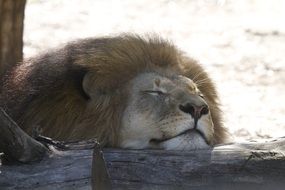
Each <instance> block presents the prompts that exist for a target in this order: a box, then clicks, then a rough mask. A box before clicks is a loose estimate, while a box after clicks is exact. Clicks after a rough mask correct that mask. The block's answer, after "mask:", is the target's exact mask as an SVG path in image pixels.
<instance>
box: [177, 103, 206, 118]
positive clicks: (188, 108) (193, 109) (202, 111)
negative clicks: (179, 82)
mask: <svg viewBox="0 0 285 190" xmlns="http://www.w3.org/2000/svg"><path fill="white" fill-rule="evenodd" d="M179 109H180V110H181V111H183V112H185V113H189V114H190V115H191V116H192V117H193V118H194V119H195V120H197V119H199V118H200V117H201V116H202V115H206V114H208V113H209V107H208V105H207V104H203V105H199V106H198V105H195V104H192V103H187V104H185V105H180V106H179Z"/></svg>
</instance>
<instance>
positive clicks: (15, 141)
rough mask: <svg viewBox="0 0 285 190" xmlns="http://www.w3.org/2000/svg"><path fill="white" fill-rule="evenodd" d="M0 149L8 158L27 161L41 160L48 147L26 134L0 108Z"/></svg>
mask: <svg viewBox="0 0 285 190" xmlns="http://www.w3.org/2000/svg"><path fill="white" fill-rule="evenodd" d="M0 151H3V152H4V155H5V157H6V158H7V159H9V160H13V161H19V162H23V163H27V162H33V161H38V160H41V159H42V158H43V157H44V156H45V155H46V154H47V153H48V148H46V147H45V146H44V145H43V144H41V143H40V142H38V141H36V140H34V139H33V138H32V137H30V136H29V135H28V134H26V133H25V132H24V131H23V130H22V129H21V128H20V127H19V126H18V125H17V124H16V123H15V122H14V121H13V120H12V119H11V118H10V117H9V116H8V114H7V113H6V112H5V111H4V110H3V109H2V108H0Z"/></svg>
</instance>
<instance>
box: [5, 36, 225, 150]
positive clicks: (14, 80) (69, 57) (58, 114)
mask: <svg viewBox="0 0 285 190" xmlns="http://www.w3.org/2000/svg"><path fill="white" fill-rule="evenodd" d="M3 84H4V85H3V87H2V90H1V91H2V92H1V99H0V106H1V107H3V108H4V110H5V111H6V112H7V113H8V114H9V115H10V116H11V117H12V118H13V119H14V120H15V121H16V122H17V123H18V124H19V126H21V128H22V129H23V130H24V131H26V132H27V133H28V134H30V135H31V134H32V133H33V129H34V128H35V127H40V129H41V132H42V135H45V136H48V137H51V138H53V139H56V140H63V141H78V140H86V139H93V138H97V140H98V141H99V142H100V143H101V145H102V146H105V147H119V148H130V149H146V148H155V149H166V150H192V149H201V148H207V147H211V146H213V145H215V144H219V143H223V142H224V141H225V139H226V137H227V131H226V129H225V128H224V127H223V123H222V114H221V110H220V105H219V98H218V95H217V90H216V88H215V86H214V83H213V82H212V80H211V79H210V77H209V76H208V74H207V73H206V72H205V70H204V69H203V67H202V66H201V65H200V64H199V63H198V62H197V61H195V60H194V59H192V58H190V57H188V56H187V55H186V54H185V53H184V52H182V51H181V50H179V49H178V48H177V47H176V46H175V45H174V44H173V43H172V42H170V41H168V40H165V39H162V38H160V37H158V36H148V37H145V36H144V37H142V36H139V35H135V34H123V35H118V36H114V37H101V38H88V39H81V40H77V41H73V42H70V43H67V44H66V45H65V46H64V47H60V48H57V49H54V50H50V51H48V52H45V53H42V54H40V55H38V56H36V57H33V58H30V59H27V60H25V61H23V63H21V64H19V65H18V66H16V67H15V68H14V69H12V70H11V71H10V72H9V73H8V74H7V75H6V76H5V77H4V79H3Z"/></svg>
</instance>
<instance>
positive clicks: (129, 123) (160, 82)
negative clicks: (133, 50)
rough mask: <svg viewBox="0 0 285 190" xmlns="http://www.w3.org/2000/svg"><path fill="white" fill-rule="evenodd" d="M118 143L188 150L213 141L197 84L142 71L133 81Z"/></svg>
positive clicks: (139, 147)
mask: <svg viewBox="0 0 285 190" xmlns="http://www.w3.org/2000/svg"><path fill="white" fill-rule="evenodd" d="M127 105H128V106H127V107H126V109H125V111H124V115H123V119H122V128H121V129H120V135H119V146H120V147H123V148H135V149H141V148H163V149H173V150H187V149H188V150H189V149H200V148H206V147H208V146H209V145H211V144H212V142H213V133H214V128H213V122H212V119H211V115H210V111H209V108H208V105H207V102H206V101H205V100H204V98H203V94H201V92H200V91H199V89H198V88H197V86H196V85H195V83H194V82H193V81H192V80H190V79H188V78H186V77H183V76H177V75H172V76H162V75H159V74H157V73H143V74H140V75H139V76H137V77H136V78H134V79H133V80H132V81H131V82H130V88H129V102H128V104H127Z"/></svg>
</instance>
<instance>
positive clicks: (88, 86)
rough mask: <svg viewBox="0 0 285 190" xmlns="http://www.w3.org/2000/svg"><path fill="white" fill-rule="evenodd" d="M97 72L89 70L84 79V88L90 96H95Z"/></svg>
mask: <svg viewBox="0 0 285 190" xmlns="http://www.w3.org/2000/svg"><path fill="white" fill-rule="evenodd" d="M94 76H95V74H94V73H92V72H88V73H86V74H85V76H84V78H83V81H82V88H83V90H84V92H85V93H86V94H87V95H88V96H89V97H93V96H95V84H94V83H95V77H94Z"/></svg>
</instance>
